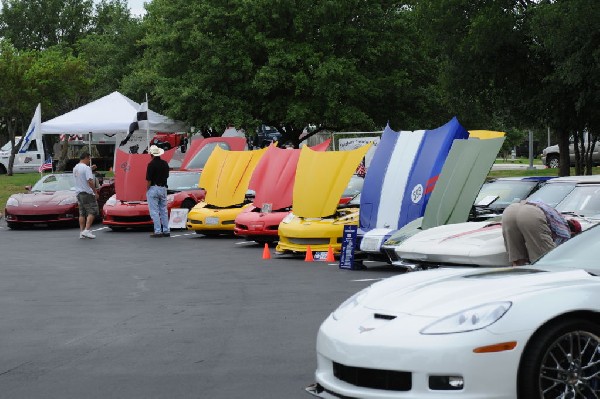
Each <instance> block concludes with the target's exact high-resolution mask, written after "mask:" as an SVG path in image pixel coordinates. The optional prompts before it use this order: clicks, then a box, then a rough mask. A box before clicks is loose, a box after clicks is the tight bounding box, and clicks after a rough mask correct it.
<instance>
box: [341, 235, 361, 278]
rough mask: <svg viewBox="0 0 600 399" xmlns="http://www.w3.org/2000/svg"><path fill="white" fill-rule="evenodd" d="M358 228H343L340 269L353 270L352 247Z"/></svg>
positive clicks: (354, 244)
mask: <svg viewBox="0 0 600 399" xmlns="http://www.w3.org/2000/svg"><path fill="white" fill-rule="evenodd" d="M357 231H358V226H344V235H343V237H342V250H341V252H340V269H350V270H354V247H355V246H356V233H357Z"/></svg>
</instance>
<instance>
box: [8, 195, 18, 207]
mask: <svg viewBox="0 0 600 399" xmlns="http://www.w3.org/2000/svg"><path fill="white" fill-rule="evenodd" d="M6 206H19V201H17V199H16V198H13V197H10V198H9V199H8V201H6Z"/></svg>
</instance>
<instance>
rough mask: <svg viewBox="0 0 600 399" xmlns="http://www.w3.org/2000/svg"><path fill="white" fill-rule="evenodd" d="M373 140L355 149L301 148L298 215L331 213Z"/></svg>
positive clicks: (296, 185) (296, 196)
mask: <svg viewBox="0 0 600 399" xmlns="http://www.w3.org/2000/svg"><path fill="white" fill-rule="evenodd" d="M370 147H371V144H367V145H364V146H362V147H360V148H357V149H356V150H351V151H329V152H317V151H314V150H311V149H310V148H308V147H303V148H302V150H301V151H300V159H299V161H298V168H297V172H296V181H295V183H294V194H293V204H294V205H293V212H294V215H296V216H300V217H305V218H320V217H325V216H330V215H333V214H334V213H335V210H336V208H337V206H338V204H339V202H340V197H341V196H342V194H343V192H344V189H345V188H346V186H347V185H348V181H349V180H350V177H352V175H353V174H354V171H355V170H356V167H357V166H358V164H359V163H360V161H361V160H362V159H363V157H364V156H365V154H366V153H367V151H368V150H369V148H370Z"/></svg>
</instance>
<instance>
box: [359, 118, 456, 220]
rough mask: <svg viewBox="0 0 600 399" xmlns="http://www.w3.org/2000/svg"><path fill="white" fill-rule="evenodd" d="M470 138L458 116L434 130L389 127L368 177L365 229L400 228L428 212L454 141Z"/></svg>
mask: <svg viewBox="0 0 600 399" xmlns="http://www.w3.org/2000/svg"><path fill="white" fill-rule="evenodd" d="M467 137H468V132H467V131H466V130H465V129H464V128H463V127H462V126H461V125H460V123H458V120H457V119H456V118H453V119H452V120H451V121H450V122H448V123H447V124H445V125H444V126H442V127H439V128H437V129H434V130H418V131H414V132H409V131H402V132H399V133H398V132H394V131H393V130H392V129H390V127H389V126H387V127H386V129H385V131H384V133H383V135H382V137H381V141H380V142H379V144H378V146H377V149H376V150H375V154H374V156H373V160H372V161H371V165H370V167H369V170H368V172H367V175H366V177H365V184H364V186H363V194H362V196H361V199H360V210H361V212H360V228H361V230H363V231H369V230H371V229H375V228H387V229H399V228H401V227H402V226H404V225H406V224H407V223H409V222H411V221H412V220H414V219H416V218H418V217H421V216H423V213H424V212H425V207H426V206H427V203H428V201H429V196H430V195H431V192H432V191H433V188H434V187H435V185H436V181H437V179H438V177H439V174H440V171H441V170H442V166H443V165H444V161H445V160H446V157H447V156H448V153H449V151H450V147H451V146H452V142H453V141H454V140H455V139H466V138H467Z"/></svg>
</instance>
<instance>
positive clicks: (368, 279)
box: [350, 278, 383, 282]
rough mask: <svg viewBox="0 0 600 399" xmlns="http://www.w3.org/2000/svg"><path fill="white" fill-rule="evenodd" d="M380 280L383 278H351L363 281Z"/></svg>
mask: <svg viewBox="0 0 600 399" xmlns="http://www.w3.org/2000/svg"><path fill="white" fill-rule="evenodd" d="M379 280H383V279H382V278H361V279H358V280H350V281H354V282H363V281H379Z"/></svg>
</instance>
